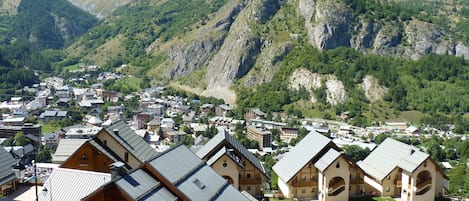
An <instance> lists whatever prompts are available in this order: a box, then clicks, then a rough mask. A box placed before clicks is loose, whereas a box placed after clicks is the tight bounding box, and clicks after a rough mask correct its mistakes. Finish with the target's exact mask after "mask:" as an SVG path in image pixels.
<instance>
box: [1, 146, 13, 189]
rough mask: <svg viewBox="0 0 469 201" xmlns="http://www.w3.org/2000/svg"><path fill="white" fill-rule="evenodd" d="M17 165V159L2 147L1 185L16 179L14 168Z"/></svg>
mask: <svg viewBox="0 0 469 201" xmlns="http://www.w3.org/2000/svg"><path fill="white" fill-rule="evenodd" d="M15 163H16V159H15V158H13V156H12V155H11V154H10V153H8V152H7V151H6V150H5V149H4V148H3V147H2V146H0V185H3V184H4V183H6V182H9V181H11V180H12V179H15V178H16V176H15V173H14V172H13V168H12V166H13V165H14V164H15Z"/></svg>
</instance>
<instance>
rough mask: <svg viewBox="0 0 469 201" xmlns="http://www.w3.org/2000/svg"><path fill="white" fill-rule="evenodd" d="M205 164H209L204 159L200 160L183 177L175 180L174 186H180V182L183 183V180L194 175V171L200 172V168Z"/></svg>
mask: <svg viewBox="0 0 469 201" xmlns="http://www.w3.org/2000/svg"><path fill="white" fill-rule="evenodd" d="M205 165H207V164H206V163H205V162H204V161H200V163H199V164H197V165H196V166H195V167H194V168H192V169H191V170H189V171H188V172H187V173H186V174H184V175H183V176H182V177H181V178H179V179H177V180H176V181H174V183H173V185H174V186H178V185H179V184H181V183H182V182H183V181H185V180H186V179H188V178H189V177H190V176H191V175H193V174H194V173H196V172H198V170H200V169H202V168H203V167H204V166H205Z"/></svg>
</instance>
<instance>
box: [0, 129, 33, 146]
mask: <svg viewBox="0 0 469 201" xmlns="http://www.w3.org/2000/svg"><path fill="white" fill-rule="evenodd" d="M31 143H32V141H31V140H30V139H29V138H27V137H26V136H25V135H24V133H23V131H19V132H18V133H16V134H15V135H14V136H11V137H9V138H7V139H6V140H5V141H3V143H2V146H12V145H13V146H25V145H27V144H31Z"/></svg>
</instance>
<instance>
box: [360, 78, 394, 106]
mask: <svg viewBox="0 0 469 201" xmlns="http://www.w3.org/2000/svg"><path fill="white" fill-rule="evenodd" d="M359 87H360V88H361V89H362V90H363V92H364V93H365V96H366V98H367V99H368V100H369V101H370V102H376V101H379V100H383V98H384V95H385V94H386V93H387V92H388V89H387V88H386V87H384V86H380V85H379V84H378V80H377V79H376V78H374V77H373V76H371V75H367V76H365V78H363V82H362V83H361V84H360V85H359Z"/></svg>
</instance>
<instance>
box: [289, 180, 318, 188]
mask: <svg viewBox="0 0 469 201" xmlns="http://www.w3.org/2000/svg"><path fill="white" fill-rule="evenodd" d="M291 185H292V186H293V187H305V186H318V182H317V181H294V182H292V184H291Z"/></svg>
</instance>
